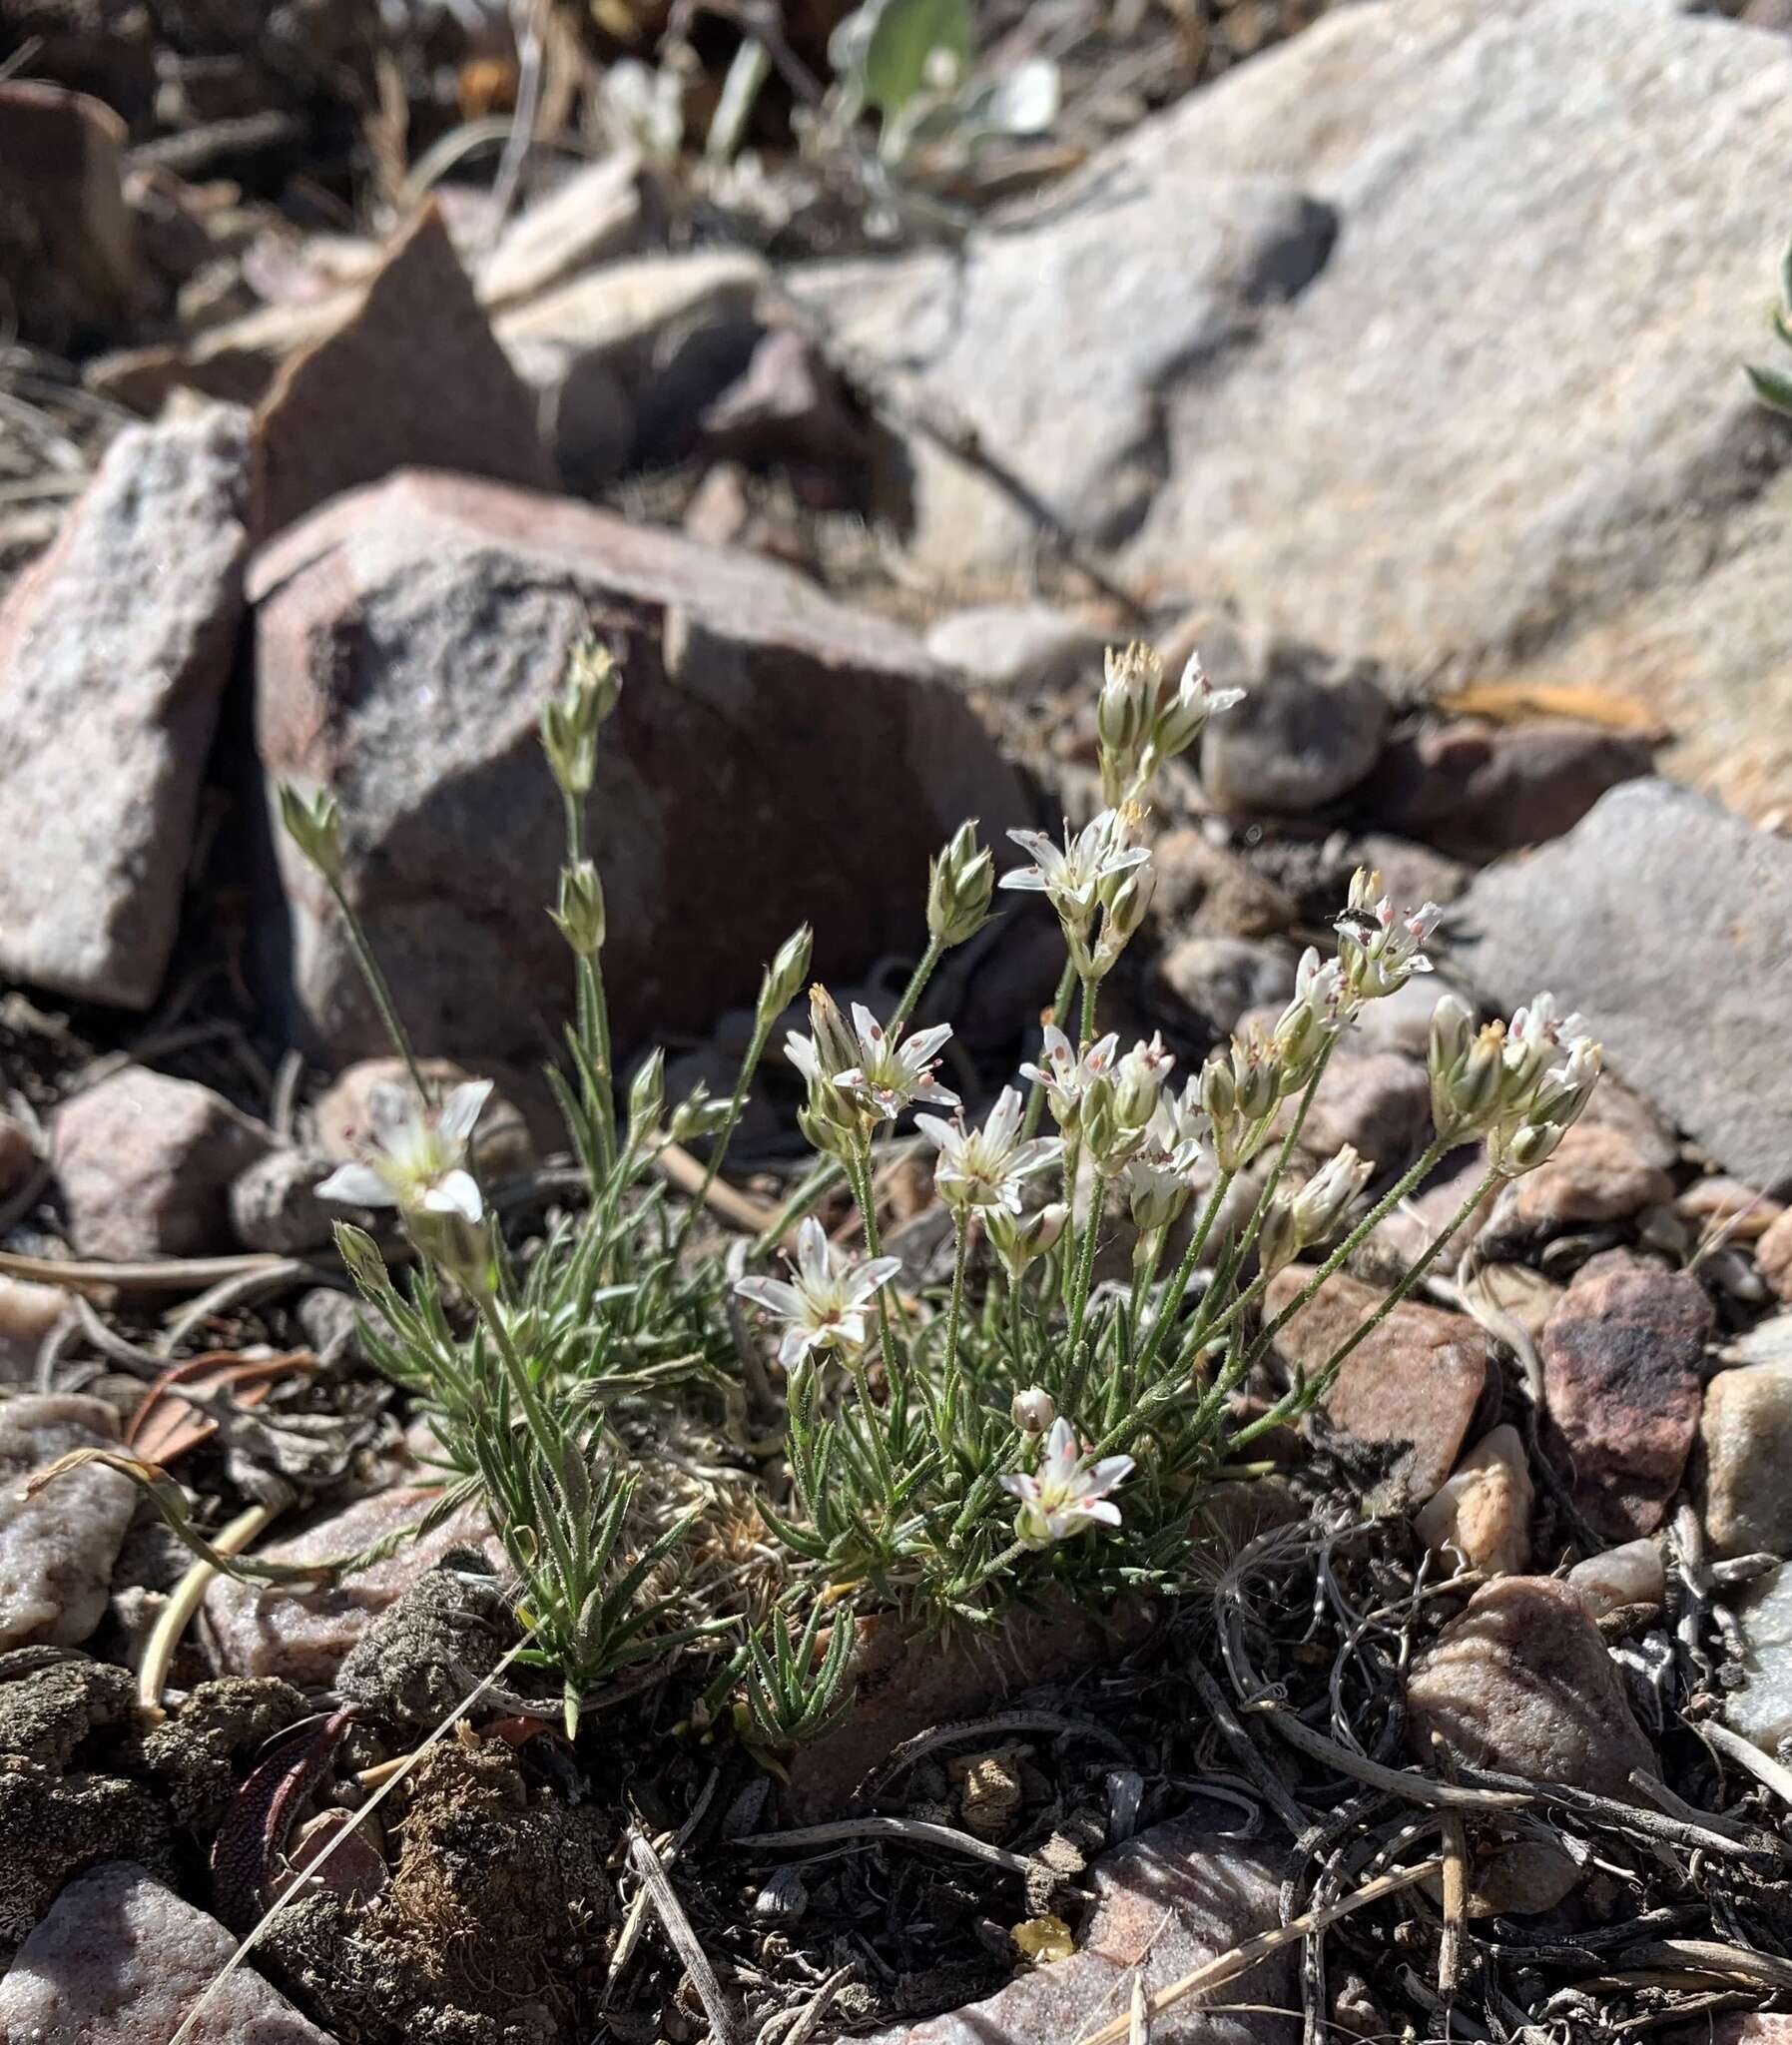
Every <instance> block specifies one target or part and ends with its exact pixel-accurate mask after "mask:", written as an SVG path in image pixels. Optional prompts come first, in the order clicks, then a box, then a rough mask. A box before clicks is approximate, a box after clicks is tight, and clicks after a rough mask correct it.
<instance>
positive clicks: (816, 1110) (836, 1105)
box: [797, 1079, 865, 1164]
mask: <svg viewBox="0 0 1792 2045" xmlns="http://www.w3.org/2000/svg"><path fill="white" fill-rule="evenodd" d="M797 1126H798V1128H800V1129H801V1130H802V1131H803V1140H804V1141H805V1142H806V1143H808V1144H809V1145H810V1147H811V1148H812V1149H815V1150H819V1151H820V1152H821V1153H822V1155H823V1156H824V1157H833V1158H836V1159H838V1160H839V1161H840V1162H841V1163H842V1164H851V1163H855V1162H857V1160H858V1158H859V1154H860V1152H861V1151H862V1150H863V1149H864V1147H865V1117H864V1116H863V1114H861V1112H860V1109H859V1103H858V1101H857V1100H855V1099H854V1097H853V1095H852V1094H850V1093H848V1092H847V1091H846V1090H845V1089H844V1088H842V1087H839V1086H836V1085H834V1084H833V1083H832V1082H831V1081H829V1080H827V1079H816V1080H813V1081H812V1082H811V1084H810V1088H809V1098H808V1100H807V1101H806V1102H805V1103H804V1105H803V1106H802V1107H800V1108H798V1110H797Z"/></svg>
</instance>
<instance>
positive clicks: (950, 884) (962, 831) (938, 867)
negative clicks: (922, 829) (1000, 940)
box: [927, 818, 995, 946]
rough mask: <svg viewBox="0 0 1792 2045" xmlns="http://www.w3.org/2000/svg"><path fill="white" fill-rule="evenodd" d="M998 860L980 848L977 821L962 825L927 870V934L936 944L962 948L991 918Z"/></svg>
mask: <svg viewBox="0 0 1792 2045" xmlns="http://www.w3.org/2000/svg"><path fill="white" fill-rule="evenodd" d="M994 892H995V858H994V855H993V854H992V853H991V852H989V850H988V849H987V848H986V847H983V848H979V847H978V845H977V827H976V820H975V818H972V819H971V820H970V821H969V822H968V823H965V824H960V825H959V826H958V828H957V830H956V831H954V832H953V833H952V836H951V838H950V839H949V840H948V842H947V843H946V846H945V848H944V850H943V851H942V852H941V853H940V854H939V856H938V858H936V859H934V860H932V861H930V862H929V863H928V867H927V935H928V937H930V938H931V939H932V940H933V942H934V944H936V945H945V946H951V945H962V944H963V943H964V942H965V940H966V939H968V938H974V937H975V936H976V934H977V932H978V931H980V930H981V929H982V927H983V924H984V922H985V921H986V920H987V918H988V915H989V903H990V899H991V897H992V896H993V894H994Z"/></svg>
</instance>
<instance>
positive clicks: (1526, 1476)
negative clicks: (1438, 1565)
mask: <svg viewBox="0 0 1792 2045" xmlns="http://www.w3.org/2000/svg"><path fill="white" fill-rule="evenodd" d="M1531 1504H1532V1488H1531V1483H1530V1472H1529V1470H1528V1468H1527V1467H1526V1465H1525V1459H1524V1444H1523V1442H1522V1441H1520V1440H1519V1438H1518V1431H1517V1429H1516V1428H1514V1427H1496V1428H1494V1429H1493V1432H1492V1433H1491V1434H1488V1435H1485V1436H1483V1438H1482V1439H1481V1440H1480V1441H1479V1442H1477V1443H1476V1445H1475V1447H1474V1448H1473V1449H1471V1450H1470V1452H1469V1453H1468V1455H1466V1456H1465V1457H1464V1458H1463V1460H1462V1461H1461V1462H1460V1463H1459V1464H1458V1465H1457V1467H1456V1469H1455V1470H1454V1471H1453V1472H1452V1474H1451V1476H1450V1478H1449V1479H1448V1481H1447V1482H1446V1483H1445V1484H1444V1486H1443V1488H1442V1489H1441V1490H1439V1491H1438V1492H1436V1493H1434V1495H1433V1496H1432V1497H1431V1498H1430V1499H1428V1500H1427V1501H1426V1503H1425V1504H1424V1505H1423V1506H1422V1507H1421V1508H1420V1510H1419V1512H1418V1513H1417V1515H1416V1516H1415V1518H1414V1521H1413V1524H1414V1526H1415V1527H1416V1528H1417V1529H1418V1533H1419V1538H1420V1540H1421V1541H1423V1542H1424V1543H1425V1545H1426V1547H1427V1548H1429V1549H1430V1550H1431V1552H1432V1553H1433V1554H1434V1555H1435V1556H1437V1557H1438V1558H1439V1559H1440V1560H1441V1561H1443V1562H1445V1563H1446V1564H1447V1565H1448V1564H1452V1563H1454V1564H1455V1566H1456V1567H1458V1568H1464V1569H1472V1570H1481V1571H1484V1572H1485V1573H1486V1574H1487V1575H1489V1576H1493V1577H1506V1576H1515V1575H1516V1574H1517V1573H1518V1572H1519V1571H1520V1570H1522V1569H1523V1568H1524V1567H1525V1565H1526V1564H1527V1563H1528V1562H1529V1560H1530V1508H1531Z"/></svg>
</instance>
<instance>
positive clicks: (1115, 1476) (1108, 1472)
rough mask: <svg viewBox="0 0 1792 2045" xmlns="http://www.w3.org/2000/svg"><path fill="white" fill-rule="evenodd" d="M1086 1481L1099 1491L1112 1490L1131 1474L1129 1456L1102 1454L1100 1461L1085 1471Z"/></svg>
mask: <svg viewBox="0 0 1792 2045" xmlns="http://www.w3.org/2000/svg"><path fill="white" fill-rule="evenodd" d="M1086 1474H1087V1479H1088V1482H1089V1483H1090V1484H1092V1485H1094V1486H1095V1487H1097V1489H1099V1490H1101V1491H1112V1490H1113V1488H1114V1486H1115V1485H1116V1484H1122V1483H1124V1482H1125V1480H1126V1479H1127V1478H1128V1477H1130V1476H1131V1475H1132V1458H1131V1457H1130V1456H1103V1457H1102V1459H1101V1461H1100V1462H1099V1463H1097V1464H1096V1465H1095V1467H1094V1468H1093V1469H1092V1470H1090V1471H1088V1472H1087V1473H1086Z"/></svg>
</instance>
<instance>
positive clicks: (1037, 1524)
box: [1001, 1417, 1132, 1548]
mask: <svg viewBox="0 0 1792 2045" xmlns="http://www.w3.org/2000/svg"><path fill="white" fill-rule="evenodd" d="M1086 1461H1087V1459H1086V1458H1085V1457H1084V1456H1082V1455H1080V1454H1079V1453H1078V1451H1077V1447H1076V1437H1075V1435H1074V1434H1072V1433H1071V1431H1070V1423H1069V1421H1067V1420H1065V1419H1063V1418H1062V1417H1060V1418H1059V1419H1058V1420H1056V1421H1055V1422H1053V1424H1052V1429H1051V1432H1050V1434H1048V1435H1047V1436H1046V1437H1045V1453H1044V1455H1043V1456H1041V1457H1040V1459H1039V1467H1038V1469H1037V1471H1036V1472H1034V1474H1033V1475H1031V1476H1030V1477H1029V1476H1025V1475H1022V1476H1019V1477H1004V1478H1003V1479H1002V1481H1001V1484H1002V1489H1003V1490H1004V1491H1006V1492H1008V1493H1010V1494H1011V1495H1012V1496H1013V1497H1015V1498H1017V1499H1018V1500H1019V1501H1020V1511H1019V1512H1018V1513H1017V1514H1016V1515H1015V1516H1014V1533H1015V1536H1016V1538H1017V1539H1018V1540H1019V1541H1020V1543H1021V1545H1022V1546H1023V1547H1026V1548H1049V1547H1050V1546H1051V1544H1052V1543H1053V1542H1054V1541H1063V1540H1067V1539H1068V1538H1069V1536H1071V1535H1072V1534H1080V1533H1081V1532H1082V1531H1083V1530H1084V1528H1086V1527H1089V1526H1092V1525H1093V1524H1094V1523H1095V1522H1097V1521H1099V1522H1100V1523H1101V1525H1102V1526H1104V1527H1117V1526H1119V1524H1120V1508H1119V1507H1118V1506H1117V1505H1114V1504H1113V1503H1112V1502H1111V1501H1110V1500H1109V1498H1108V1493H1109V1492H1110V1491H1112V1490H1113V1488H1114V1486H1115V1485H1117V1484H1120V1483H1123V1482H1124V1481H1125V1480H1126V1479H1127V1478H1128V1477H1130V1476H1131V1475H1132V1458H1131V1457H1130V1456H1104V1457H1103V1458H1102V1459H1101V1461H1100V1462H1099V1463H1097V1464H1095V1465H1094V1466H1093V1468H1085V1467H1084V1465H1085V1463H1086Z"/></svg>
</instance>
